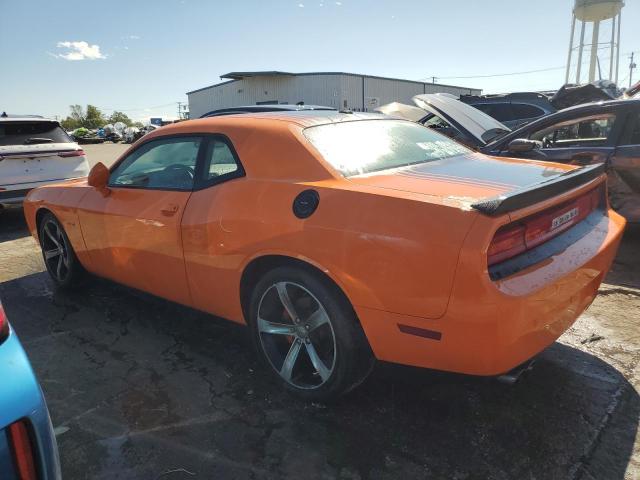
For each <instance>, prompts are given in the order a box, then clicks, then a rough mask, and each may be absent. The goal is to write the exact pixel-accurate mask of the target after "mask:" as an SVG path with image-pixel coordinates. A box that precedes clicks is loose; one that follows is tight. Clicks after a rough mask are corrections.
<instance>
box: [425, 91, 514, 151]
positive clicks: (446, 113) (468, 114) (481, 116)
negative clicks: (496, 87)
mask: <svg viewBox="0 0 640 480" xmlns="http://www.w3.org/2000/svg"><path fill="white" fill-rule="evenodd" d="M413 103H415V104H416V105H417V106H418V107H420V108H422V109H423V110H425V111H427V112H429V113H432V114H433V115H436V116H438V117H440V118H442V119H444V120H446V121H447V122H448V123H449V124H451V125H453V126H454V127H456V128H457V129H458V130H460V131H462V132H463V133H466V134H467V135H468V136H469V137H471V138H474V139H475V140H476V141H477V142H478V146H484V145H486V144H487V143H489V142H491V141H493V140H495V139H496V138H497V136H498V135H500V134H504V133H509V132H510V131H511V129H510V128H509V127H507V126H506V125H504V124H503V123H500V122H499V121H498V120H496V119H495V118H493V117H490V116H489V115H487V114H486V113H484V112H481V111H480V110H478V109H477V108H475V107H472V106H471V105H467V104H466V103H463V102H461V101H460V100H457V99H456V98H454V97H453V96H452V95H449V94H446V93H428V94H424V95H416V96H415V97H413Z"/></svg>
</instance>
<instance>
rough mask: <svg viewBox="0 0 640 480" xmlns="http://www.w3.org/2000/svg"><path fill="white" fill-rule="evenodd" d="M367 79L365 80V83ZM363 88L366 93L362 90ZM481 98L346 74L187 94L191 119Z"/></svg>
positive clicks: (255, 80) (262, 80)
mask: <svg viewBox="0 0 640 480" xmlns="http://www.w3.org/2000/svg"><path fill="white" fill-rule="evenodd" d="M363 79H364V80H363ZM363 88H364V91H363ZM441 92H442V93H452V94H454V95H460V94H473V95H480V94H481V93H482V91H481V90H478V89H470V88H464V87H454V86H448V85H439V84H431V83H419V82H410V81H403V80H394V79H385V78H377V77H367V76H361V75H345V74H308V75H283V76H280V75H271V76H267V75H265V76H256V77H246V78H243V79H241V80H234V81H230V82H225V83H221V84H218V85H213V86H211V87H208V88H205V89H202V90H199V91H195V92H192V93H189V94H187V95H188V98H189V111H190V116H191V118H199V117H200V116H201V115H203V114H204V113H207V112H209V111H211V110H215V109H218V108H229V107H236V106H241V105H255V104H257V103H265V102H274V103H275V102H277V103H298V102H304V103H305V104H308V105H324V106H329V107H334V108H338V109H344V108H347V109H351V110H355V111H361V110H363V103H364V110H365V111H373V110H374V109H375V108H377V107H379V106H381V105H384V104H386V103H390V102H401V103H408V104H411V103H412V102H411V98H412V97H413V96H415V95H419V94H421V93H441ZM363 94H364V95H363Z"/></svg>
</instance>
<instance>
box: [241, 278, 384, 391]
mask: <svg viewBox="0 0 640 480" xmlns="http://www.w3.org/2000/svg"><path fill="white" fill-rule="evenodd" d="M282 289H284V292H285V293H282V292H281V290H282ZM283 295H284V296H285V298H287V299H289V300H290V306H291V308H292V309H293V311H294V315H289V313H288V312H289V310H290V309H288V308H286V307H285V306H284V305H285V302H283V301H282V298H283ZM279 302H280V303H279ZM259 312H260V315H261V320H260V322H259V320H258V313H259ZM292 317H298V323H297V324H296V323H295V322H294V321H292V320H291V319H292ZM259 323H260V326H259ZM249 327H250V329H251V336H252V339H253V343H254V347H255V348H256V351H257V352H258V356H259V357H260V358H261V360H262V361H263V362H264V363H265V365H266V367H267V368H268V370H269V371H270V372H271V373H272V374H273V376H274V377H275V379H276V380H277V381H278V382H279V383H280V384H281V385H282V386H283V387H284V388H285V389H286V390H287V391H289V392H291V393H293V394H294V395H296V396H297V397H299V398H302V399H304V400H307V401H319V402H328V401H332V400H335V399H337V398H338V397H340V396H341V395H344V394H345V393H347V392H349V391H350V390H352V389H353V388H355V387H356V386H358V385H359V384H360V383H362V382H363V381H364V380H365V378H366V377H367V376H368V375H369V373H370V372H371V370H372V368H373V366H374V363H375V358H374V356H373V354H372V352H371V348H370V346H369V343H368V342H367V339H366V336H365V334H364V332H363V331H362V327H361V326H360V324H359V323H358V320H357V318H356V314H355V312H354V310H353V307H352V306H351V305H350V303H349V301H348V300H347V299H346V298H345V296H344V295H343V294H342V292H341V291H340V290H339V289H338V288H337V287H336V286H335V285H334V284H332V283H331V282H330V281H328V280H327V279H325V278H323V277H322V275H320V274H316V273H314V272H312V271H308V270H306V269H302V268H296V267H279V268H276V269H274V270H271V271H269V272H267V273H266V274H265V275H264V276H263V277H262V278H261V279H260V280H259V281H258V283H257V284H256V286H255V288H254V289H253V291H252V294H251V299H250V305H249ZM310 328H311V329H310ZM276 331H277V333H274V332H276ZM286 332H292V333H291V334H289V333H286ZM294 351H295V352H297V353H295V352H294ZM314 352H315V353H314ZM294 353H295V355H296V358H294V359H293V363H292V362H289V363H288V364H287V359H288V358H290V355H293V354H294ZM312 357H313V358H314V359H315V362H314V360H312ZM291 358H293V357H291ZM318 361H320V362H322V363H318ZM285 365H292V366H291V368H286V367H285ZM321 372H322V373H321ZM287 377H288V379H287Z"/></svg>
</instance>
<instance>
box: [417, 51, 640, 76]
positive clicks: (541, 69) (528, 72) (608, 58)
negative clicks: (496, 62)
mask: <svg viewBox="0 0 640 480" xmlns="http://www.w3.org/2000/svg"><path fill="white" fill-rule="evenodd" d="M633 53H640V50H635V51H633V52H628V53H623V55H632V54H633ZM610 59H611V57H603V58H601V60H610ZM582 63H583V64H587V63H588V60H586V61H583V62H582ZM565 68H567V66H566V65H564V66H561V67H549V68H539V69H536V70H523V71H519V72H507V73H493V74H487V75H462V76H453V77H442V76H437V77H435V76H433V75H430V76H428V77H424V78H420V79H419V81H426V80H432V79H434V78H437V79H438V80H461V79H473V78H496V77H512V76H515V75H528V74H531V73H543V72H552V71H554V70H563V69H565Z"/></svg>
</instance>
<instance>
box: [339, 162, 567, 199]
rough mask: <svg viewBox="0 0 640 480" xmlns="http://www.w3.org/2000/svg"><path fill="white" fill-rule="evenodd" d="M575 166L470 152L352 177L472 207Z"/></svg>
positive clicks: (375, 184) (362, 181) (542, 181)
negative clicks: (476, 203) (479, 202)
mask: <svg viewBox="0 0 640 480" xmlns="http://www.w3.org/2000/svg"><path fill="white" fill-rule="evenodd" d="M573 169H574V167H571V166H565V165H558V164H550V163H543V162H533V161H526V160H519V159H511V158H495V157H489V156H486V155H483V154H469V155H458V156H455V157H450V158H445V159H442V160H437V161H433V162H427V163H422V164H419V165H412V166H408V167H402V168H398V169H393V170H385V171H382V172H376V173H372V174H367V175H359V176H354V177H349V180H350V181H351V182H355V183H358V184H360V185H367V186H372V187H378V188H385V189H391V190H396V191H403V192H410V193H414V194H420V195H425V196H429V197H431V198H432V199H435V200H436V201H439V202H441V203H447V204H452V203H453V204H455V206H458V207H470V205H471V204H472V203H474V202H478V201H480V200H485V199H487V198H493V197H496V196H501V195H505V194H508V193H511V192H514V191H517V190H521V189H523V188H525V189H526V188H527V187H530V186H533V185H539V184H541V183H544V182H547V181H549V180H552V179H554V178H556V177H559V176H561V175H562V174H564V173H566V172H568V171H571V170H573ZM434 197H435V198H434Z"/></svg>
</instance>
